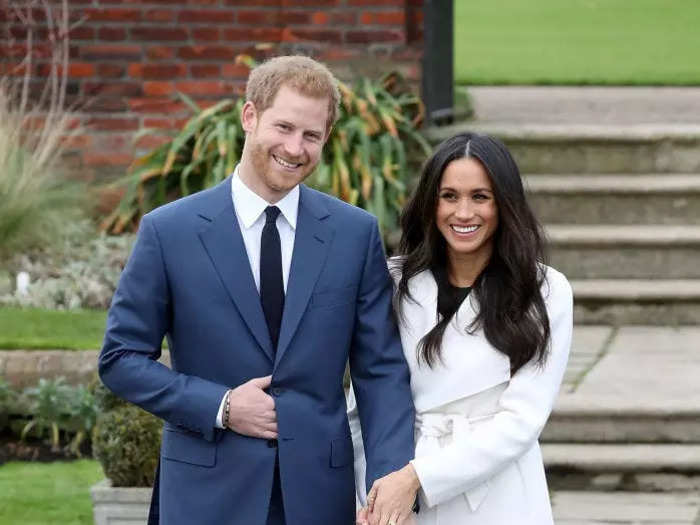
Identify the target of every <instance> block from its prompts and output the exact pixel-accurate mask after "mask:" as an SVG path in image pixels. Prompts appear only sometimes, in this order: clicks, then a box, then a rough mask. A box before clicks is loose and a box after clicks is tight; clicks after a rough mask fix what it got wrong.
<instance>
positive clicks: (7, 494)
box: [0, 460, 104, 525]
mask: <svg viewBox="0 0 700 525" xmlns="http://www.w3.org/2000/svg"><path fill="white" fill-rule="evenodd" d="M102 478H104V474H103V473H102V469H101V467H100V465H99V463H97V462H96V461H91V460H80V461H72V462H54V463H24V462H10V463H6V464H4V465H2V466H0V525H16V524H18V523H21V524H22V525H46V524H47V523H60V524H61V525H92V523H93V516H92V503H91V502H90V492H89V487H90V486H91V485H93V484H94V483H96V482H97V481H99V480H100V479H102Z"/></svg>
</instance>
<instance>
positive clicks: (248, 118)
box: [241, 100, 258, 133]
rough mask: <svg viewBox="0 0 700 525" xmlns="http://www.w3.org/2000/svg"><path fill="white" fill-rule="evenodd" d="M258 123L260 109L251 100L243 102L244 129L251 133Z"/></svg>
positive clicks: (242, 118) (242, 119)
mask: <svg viewBox="0 0 700 525" xmlns="http://www.w3.org/2000/svg"><path fill="white" fill-rule="evenodd" d="M257 125H258V111H257V110H256V109H255V105H254V104H253V103H252V102H251V101H250V100H249V101H247V102H246V103H245V104H243V108H242V109H241V126H243V131H245V132H246V133H250V132H251V131H253V130H254V129H255V128H256V126H257Z"/></svg>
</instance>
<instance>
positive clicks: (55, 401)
mask: <svg viewBox="0 0 700 525" xmlns="http://www.w3.org/2000/svg"><path fill="white" fill-rule="evenodd" d="M24 395H25V396H26V397H27V399H28V400H29V412H30V415H31V419H30V420H29V421H28V422H27V423H26V424H25V425H24V427H23V429H22V432H21V434H20V437H21V439H26V437H27V435H29V433H30V432H32V431H33V433H34V435H36V436H37V437H43V436H44V435H45V434H47V433H48V435H49V441H50V443H51V450H52V451H53V452H58V451H60V445H61V431H63V432H64V433H65V434H66V435H71V436H72V439H71V440H70V441H69V442H68V444H67V445H66V450H67V451H68V452H70V453H72V454H74V455H77V456H80V446H81V444H82V443H83V441H84V439H85V438H86V436H89V433H90V431H91V430H92V428H93V427H94V426H95V420H96V418H97V410H96V407H95V399H94V397H93V395H92V393H90V391H89V390H88V389H87V388H86V387H85V386H83V385H80V386H77V387H74V386H71V385H69V384H67V383H66V382H65V379H64V378H62V377H59V378H57V379H45V378H41V379H40V380H39V384H38V385H37V386H36V387H33V388H28V389H26V390H25V391H24Z"/></svg>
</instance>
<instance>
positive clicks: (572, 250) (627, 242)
mask: <svg viewBox="0 0 700 525" xmlns="http://www.w3.org/2000/svg"><path fill="white" fill-rule="evenodd" d="M698 216H699V217H700V213H698ZM545 230H546V233H547V237H548V239H549V247H550V254H549V256H550V259H549V260H550V264H551V265H552V266H554V267H555V268H557V269H558V270H560V271H561V272H563V273H564V274H565V275H566V276H567V277H568V278H569V279H626V278H633V279H644V278H647V279H653V278H658V277H659V276H663V278H664V279H698V278H700V264H698V255H699V254H700V225H692V226H687V225H666V226H663V225H661V226H660V225H650V226H646V225H644V226H632V225H599V224H595V225H578V224H559V225H547V226H546V228H545Z"/></svg>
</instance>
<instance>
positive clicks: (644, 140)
mask: <svg viewBox="0 0 700 525" xmlns="http://www.w3.org/2000/svg"><path fill="white" fill-rule="evenodd" d="M465 131H475V132H477V133H486V134H489V135H493V136H496V137H499V138H500V139H501V140H503V141H504V142H505V143H506V144H507V145H508V147H509V148H510V150H511V151H512V153H513V155H514V157H515V159H516V161H517V162H518V166H519V167H520V170H521V172H522V173H540V174H556V173H586V174H595V173H699V172H700V124H696V123H692V124H691V123H688V124H661V123H659V124H610V125H598V124H525V123H517V122H516V123H488V122H487V123H484V122H460V123H457V124H453V125H451V126H445V127H440V128H430V129H428V130H426V136H427V137H428V140H430V141H431V142H432V143H434V144H437V143H439V142H441V141H443V140H445V139H447V138H449V137H451V136H453V135H455V134H457V133H462V132H465Z"/></svg>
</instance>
